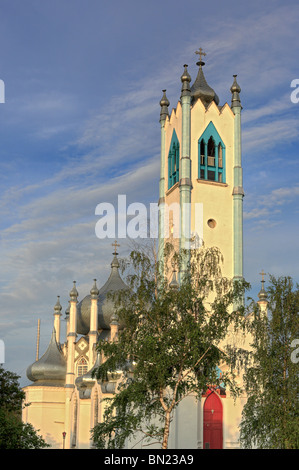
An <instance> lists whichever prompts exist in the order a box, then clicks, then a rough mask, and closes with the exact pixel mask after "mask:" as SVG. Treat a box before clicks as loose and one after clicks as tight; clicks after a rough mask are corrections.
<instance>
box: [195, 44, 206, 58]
mask: <svg viewBox="0 0 299 470" xmlns="http://www.w3.org/2000/svg"><path fill="white" fill-rule="evenodd" d="M195 54H198V55H199V60H200V62H201V59H202V56H206V55H207V54H206V53H205V52H204V51H203V49H202V48H201V47H200V48H199V50H198V51H195Z"/></svg>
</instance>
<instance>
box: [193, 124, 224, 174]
mask: <svg viewBox="0 0 299 470" xmlns="http://www.w3.org/2000/svg"><path fill="white" fill-rule="evenodd" d="M198 153H199V158H198V160H199V162H198V163H199V164H198V166H199V168H198V170H199V171H198V177H199V179H202V180H208V181H217V182H219V183H225V145H224V143H223V141H222V139H221V137H220V136H219V134H218V132H217V130H216V128H215V126H214V124H213V123H212V122H210V123H209V125H208V126H207V128H206V129H205V131H204V133H203V134H202V135H201V137H200V138H199V140H198Z"/></svg>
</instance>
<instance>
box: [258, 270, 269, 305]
mask: <svg viewBox="0 0 299 470" xmlns="http://www.w3.org/2000/svg"><path fill="white" fill-rule="evenodd" d="M260 274H261V276H262V281H261V283H262V288H261V290H260V291H259V293H258V298H259V300H260V302H267V299H268V294H267V292H266V291H265V287H264V284H265V280H264V276H265V273H264V270H263V271H262V272H261V273H260Z"/></svg>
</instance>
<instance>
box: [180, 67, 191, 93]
mask: <svg viewBox="0 0 299 470" xmlns="http://www.w3.org/2000/svg"><path fill="white" fill-rule="evenodd" d="M187 67H188V65H187V64H185V65H184V72H183V75H182V76H181V82H182V93H181V97H182V96H185V95H190V93H191V89H190V82H191V77H190V75H189V72H188V70H187Z"/></svg>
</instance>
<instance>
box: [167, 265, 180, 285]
mask: <svg viewBox="0 0 299 470" xmlns="http://www.w3.org/2000/svg"><path fill="white" fill-rule="evenodd" d="M169 287H170V288H171V289H178V288H179V287H180V286H179V283H178V281H177V278H176V270H175V269H174V270H173V274H172V280H171V282H170V284H169Z"/></svg>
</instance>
